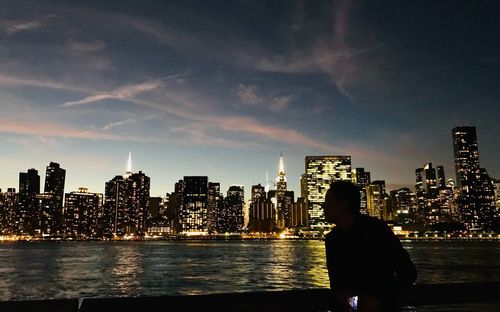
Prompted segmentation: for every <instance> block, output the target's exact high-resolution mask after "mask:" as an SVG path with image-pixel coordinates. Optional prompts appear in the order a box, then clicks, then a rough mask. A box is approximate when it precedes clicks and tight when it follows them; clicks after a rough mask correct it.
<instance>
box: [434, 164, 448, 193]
mask: <svg viewBox="0 0 500 312" xmlns="http://www.w3.org/2000/svg"><path fill="white" fill-rule="evenodd" d="M436 178H437V187H438V189H439V190H442V189H444V188H445V187H446V177H445V175H444V167H443V166H437V167H436Z"/></svg>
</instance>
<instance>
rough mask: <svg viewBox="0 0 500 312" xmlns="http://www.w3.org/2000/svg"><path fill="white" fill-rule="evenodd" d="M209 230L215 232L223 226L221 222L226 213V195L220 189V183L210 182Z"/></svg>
mask: <svg viewBox="0 0 500 312" xmlns="http://www.w3.org/2000/svg"><path fill="white" fill-rule="evenodd" d="M207 213H208V220H207V226H208V232H209V233H215V232H217V230H218V228H220V227H221V225H220V224H222V223H223V221H222V220H220V222H219V219H220V218H222V216H223V215H224V196H223V195H222V193H221V191H220V183H216V182H208V210H207Z"/></svg>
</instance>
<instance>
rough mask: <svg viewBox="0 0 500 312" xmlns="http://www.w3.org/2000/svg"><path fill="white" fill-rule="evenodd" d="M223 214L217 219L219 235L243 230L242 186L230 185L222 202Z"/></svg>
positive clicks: (243, 199) (243, 201) (243, 198)
mask: <svg viewBox="0 0 500 312" xmlns="http://www.w3.org/2000/svg"><path fill="white" fill-rule="evenodd" d="M224 203H225V205H224V209H223V211H224V213H223V215H222V216H220V217H219V225H220V226H219V229H218V231H219V232H220V233H226V232H229V233H236V232H239V231H241V230H242V229H243V208H244V204H245V189H244V187H243V185H231V186H230V187H229V189H228V191H227V196H226V198H225V201H224Z"/></svg>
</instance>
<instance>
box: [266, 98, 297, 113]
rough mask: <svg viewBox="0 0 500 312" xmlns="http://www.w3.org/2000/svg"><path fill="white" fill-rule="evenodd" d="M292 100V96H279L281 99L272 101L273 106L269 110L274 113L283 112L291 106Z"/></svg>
mask: <svg viewBox="0 0 500 312" xmlns="http://www.w3.org/2000/svg"><path fill="white" fill-rule="evenodd" d="M291 100H292V96H279V97H275V98H274V99H273V100H272V101H271V106H270V107H269V109H270V110H271V111H272V112H275V113H277V112H281V111H282V110H284V109H285V108H287V107H288V105H289V104H290V101H291Z"/></svg>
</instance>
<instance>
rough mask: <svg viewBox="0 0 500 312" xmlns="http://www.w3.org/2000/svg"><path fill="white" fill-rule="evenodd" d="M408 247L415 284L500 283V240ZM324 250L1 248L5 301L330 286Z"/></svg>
mask: <svg viewBox="0 0 500 312" xmlns="http://www.w3.org/2000/svg"><path fill="white" fill-rule="evenodd" d="M403 244H404V246H405V248H406V249H407V250H408V252H409V253H410V255H411V257H412V259H413V260H414V262H415V264H416V266H417V269H418V273H419V275H418V279H417V283H447V282H484V281H500V264H499V262H498V259H500V242H499V241H451V242H440V241H436V242H424V241H410V242H404V243H403ZM324 252H325V251H324V242H322V241H291V240H274V241H236V240H229V241H213V240H212V241H205V240H204V241H147V242H126V241H121V242H18V243H3V244H0V300H19V299H47V298H76V297H110V296H111V297H113V296H155V295H167V294H170V295H173V294H209V293H226V292H247V291H266V290H286V289H306V288H325V287H328V286H329V282H328V275H327V270H326V264H325V255H324ZM497 308H498V306H497ZM452 310H453V309H452ZM455 310H456V309H455ZM419 311H420V310H419ZM492 311H493V310H492Z"/></svg>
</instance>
